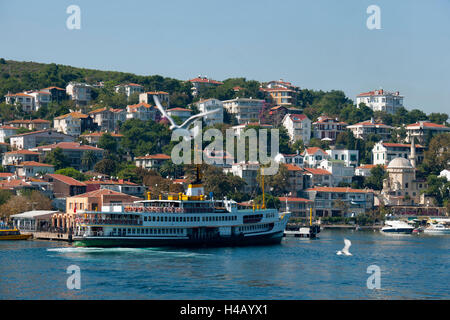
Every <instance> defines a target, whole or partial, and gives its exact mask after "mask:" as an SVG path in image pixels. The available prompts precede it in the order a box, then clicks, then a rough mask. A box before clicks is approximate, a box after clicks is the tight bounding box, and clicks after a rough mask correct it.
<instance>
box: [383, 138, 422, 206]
mask: <svg viewBox="0 0 450 320" xmlns="http://www.w3.org/2000/svg"><path fill="white" fill-rule="evenodd" d="M387 173H388V178H387V179H384V180H383V190H382V191H381V195H382V196H383V198H384V202H385V204H386V205H393V206H395V205H418V204H425V197H424V195H422V194H421V191H422V190H424V189H426V188H427V184H426V181H425V180H418V179H417V178H416V146H415V141H414V139H412V142H411V153H410V156H409V160H408V159H406V158H401V157H398V158H394V159H392V160H391V162H389V164H388V166H387Z"/></svg>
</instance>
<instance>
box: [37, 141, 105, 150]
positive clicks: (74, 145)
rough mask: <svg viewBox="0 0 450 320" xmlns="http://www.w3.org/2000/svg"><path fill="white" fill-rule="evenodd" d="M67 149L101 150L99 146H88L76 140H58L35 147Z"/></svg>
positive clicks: (39, 148)
mask: <svg viewBox="0 0 450 320" xmlns="http://www.w3.org/2000/svg"><path fill="white" fill-rule="evenodd" d="M56 148H61V149H63V150H64V149H68V150H92V151H103V149H101V148H96V147H93V146H88V145H84V144H80V143H78V142H59V143H55V144H49V145H46V146H38V147H36V148H35V149H38V150H41V149H56Z"/></svg>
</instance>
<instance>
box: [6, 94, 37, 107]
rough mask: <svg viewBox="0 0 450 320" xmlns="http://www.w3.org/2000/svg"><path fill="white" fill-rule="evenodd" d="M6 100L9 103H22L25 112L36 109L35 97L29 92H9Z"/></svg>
mask: <svg viewBox="0 0 450 320" xmlns="http://www.w3.org/2000/svg"><path fill="white" fill-rule="evenodd" d="M5 102H6V103H7V104H15V105H17V104H20V105H21V106H22V110H23V111H24V112H35V111H36V105H35V101H34V97H33V96H32V95H30V94H27V93H15V94H11V93H8V94H7V95H5Z"/></svg>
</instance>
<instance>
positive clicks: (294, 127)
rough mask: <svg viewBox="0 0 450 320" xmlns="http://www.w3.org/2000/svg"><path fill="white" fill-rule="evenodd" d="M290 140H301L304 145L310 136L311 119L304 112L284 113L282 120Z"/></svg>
mask: <svg viewBox="0 0 450 320" xmlns="http://www.w3.org/2000/svg"><path fill="white" fill-rule="evenodd" d="M282 124H283V126H284V127H285V128H286V130H287V132H288V134H289V137H290V139H291V141H292V142H295V141H297V140H300V139H301V140H302V141H303V143H304V144H305V145H308V144H309V139H310V138H311V120H309V118H308V117H307V116H306V115H304V114H286V115H285V116H284V118H283V121H282Z"/></svg>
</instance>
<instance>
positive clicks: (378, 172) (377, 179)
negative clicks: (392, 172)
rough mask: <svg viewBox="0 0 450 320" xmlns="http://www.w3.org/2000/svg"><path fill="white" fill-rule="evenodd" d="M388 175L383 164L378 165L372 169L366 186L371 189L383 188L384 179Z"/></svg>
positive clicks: (365, 183)
mask: <svg viewBox="0 0 450 320" xmlns="http://www.w3.org/2000/svg"><path fill="white" fill-rule="evenodd" d="M387 177H388V175H387V172H386V170H385V169H384V167H383V166H382V165H377V166H375V167H373V168H372V169H370V176H369V177H367V178H366V180H365V182H364V186H365V187H367V188H369V189H374V190H381V189H383V180H384V179H386V178H387Z"/></svg>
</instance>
